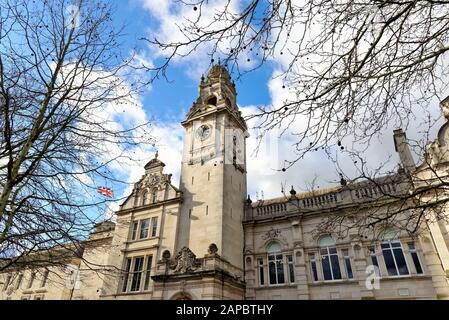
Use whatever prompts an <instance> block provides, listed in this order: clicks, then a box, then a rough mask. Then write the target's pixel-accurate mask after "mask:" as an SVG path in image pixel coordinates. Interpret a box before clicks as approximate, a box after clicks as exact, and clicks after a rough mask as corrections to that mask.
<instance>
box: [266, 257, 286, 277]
mask: <svg viewBox="0 0 449 320" xmlns="http://www.w3.org/2000/svg"><path fill="white" fill-rule="evenodd" d="M268 271H269V275H270V284H282V283H284V282H285V279H284V265H283V263H282V254H272V255H269V256H268Z"/></svg>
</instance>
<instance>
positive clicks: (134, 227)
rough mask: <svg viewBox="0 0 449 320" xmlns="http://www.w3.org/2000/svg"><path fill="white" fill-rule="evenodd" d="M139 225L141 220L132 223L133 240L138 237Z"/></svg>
mask: <svg viewBox="0 0 449 320" xmlns="http://www.w3.org/2000/svg"><path fill="white" fill-rule="evenodd" d="M138 227H139V222H137V221H134V222H133V224H132V227H131V228H132V232H131V240H136V239H137V228H138Z"/></svg>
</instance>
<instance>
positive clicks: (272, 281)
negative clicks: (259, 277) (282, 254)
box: [268, 261, 277, 284]
mask: <svg viewBox="0 0 449 320" xmlns="http://www.w3.org/2000/svg"><path fill="white" fill-rule="evenodd" d="M268 273H269V276H270V284H276V283H277V282H276V265H275V264H274V262H272V261H270V262H269V263H268Z"/></svg>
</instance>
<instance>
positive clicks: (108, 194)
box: [98, 187, 114, 198]
mask: <svg viewBox="0 0 449 320" xmlns="http://www.w3.org/2000/svg"><path fill="white" fill-rule="evenodd" d="M98 193H100V194H102V195H104V196H106V197H108V198H112V197H113V196H114V193H113V192H112V189H109V188H106V187H99V188H98Z"/></svg>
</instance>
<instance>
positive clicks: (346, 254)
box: [342, 249, 354, 279]
mask: <svg viewBox="0 0 449 320" xmlns="http://www.w3.org/2000/svg"><path fill="white" fill-rule="evenodd" d="M342 252H343V258H344V260H345V268H346V275H347V276H348V279H352V278H354V275H353V274H352V266H351V258H350V257H349V250H348V249H343V250H342Z"/></svg>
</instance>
